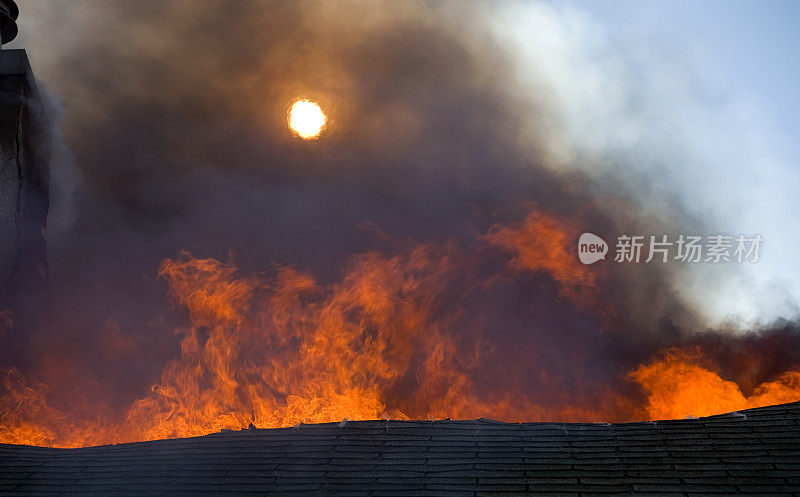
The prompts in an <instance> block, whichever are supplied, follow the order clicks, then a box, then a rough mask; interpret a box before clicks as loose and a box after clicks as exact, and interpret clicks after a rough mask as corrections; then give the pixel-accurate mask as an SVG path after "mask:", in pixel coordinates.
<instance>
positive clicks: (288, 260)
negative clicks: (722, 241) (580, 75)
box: [0, 0, 800, 445]
mask: <svg viewBox="0 0 800 497" xmlns="http://www.w3.org/2000/svg"><path fill="white" fill-rule="evenodd" d="M489 8H490V6H489V5H486V4H480V3H479V4H472V3H469V2H453V3H440V2H426V3H423V2H378V3H376V2H360V1H341V2H316V1H305V2H283V1H260V0H241V1H237V2H228V1H221V0H220V1H217V0H209V1H202V2H201V1H171V2H162V1H141V2H133V3H131V2H107V1H101V0H96V1H78V2H76V1H71V2H47V3H46V4H45V2H39V3H37V2H30V4H26V5H25V9H26V12H24V13H23V16H22V19H23V24H22V27H23V34H24V35H25V36H23V37H22V38H21V40H20V41H19V43H18V45H20V46H25V47H26V48H27V49H28V50H29V53H30V56H31V58H32V60H33V63H34V70H35V72H36V73H37V75H38V77H39V79H40V80H42V81H43V82H44V83H45V85H46V88H47V89H48V91H49V92H50V93H52V94H53V95H54V96H55V99H56V100H57V101H58V102H59V103H60V105H61V106H62V107H63V109H64V114H63V118H61V119H58V120H56V122H57V123H58V125H59V126H60V131H61V132H62V133H63V144H65V148H63V149H57V151H58V150H60V151H61V152H60V153H57V154H56V158H57V160H56V161H55V163H54V164H53V166H52V167H53V178H54V182H56V183H59V181H60V182H61V184H60V187H59V185H55V191H57V192H60V193H59V194H58V197H57V198H55V199H54V207H53V211H54V212H53V214H52V216H51V226H50V232H49V235H48V244H49V247H48V249H49V256H50V268H51V275H50V277H51V282H52V303H51V307H50V308H49V309H43V310H42V313H41V316H40V317H39V319H38V321H37V323H35V325H33V326H32V327H30V328H29V329H26V330H25V332H24V335H23V333H22V331H21V328H20V327H16V328H15V326H14V325H11V324H7V325H6V326H5V327H4V328H3V331H2V333H3V336H2V339H3V343H4V344H6V345H7V346H6V347H4V348H3V351H2V352H0V367H2V368H4V369H5V370H6V371H8V372H7V373H6V377H5V378H6V379H5V390H4V400H3V402H2V403H0V408H2V409H3V411H2V413H3V414H0V421H2V422H0V440H7V441H9V440H10V441H18V442H28V443H43V444H61V445H70V444H77V445H81V444H85V443H96V442H101V441H109V440H117V439H119V440H130V439H142V438H152V437H159V436H177V435H186V434H197V433H203V432H206V431H209V430H213V429H219V428H224V427H229V428H238V427H241V426H247V424H248V423H249V422H255V423H256V425H261V426H278V425H282V424H287V423H294V422H300V421H305V422H308V421H325V420H330V419H336V418H337V417H338V419H341V417H351V418H352V417H377V416H379V415H384V414H385V415H389V416H398V417H402V416H409V417H427V416H438V417H444V416H452V417H478V416H485V417H495V418H503V419H509V420H525V419H527V420H538V419H569V420H574V419H591V418H593V417H594V418H596V419H601V420H618V419H640V418H643V417H648V416H660V415H677V416H685V415H687V414H696V413H700V414H702V413H704V412H698V411H697V409H696V408H695V407H693V406H689V407H687V408H686V409H687V411H686V412H678V411H676V412H667V411H663V410H658V409H657V408H656V407H653V403H654V402H656V401H657V400H658V399H656V397H657V396H654V395H653V394H652V393H653V392H654V391H656V390H658V389H659V388H662V387H663V389H665V390H669V391H672V392H673V394H674V395H678V394H677V393H675V392H676V391H677V392H679V391H680V390H681V388H682V387H681V386H680V385H678V386H677V387H676V388H672V386H671V384H669V385H666V386H665V385H661V384H660V383H659V381H661V379H664V381H666V382H667V383H668V382H669V381H673V380H672V379H671V378H673V377H675V378H680V377H681V374H684V376H685V374H686V373H687V371H688V372H689V373H692V372H698V371H699V372H700V374H708V375H711V377H714V378H716V380H719V382H722V383H721V384H722V385H723V387H724V388H722V390H723V391H725V392H730V391H731V388H732V389H733V390H735V391H736V392H735V393H736V395H738V396H739V397H736V398H735V399H734V400H733V401H731V402H732V403H731V402H729V403H728V404H725V407H730V406H733V408H740V407H746V406H747V405H750V404H748V402H750V403H752V402H755V400H753V399H755V398H756V397H758V396H759V395H767V394H770V393H774V392H775V391H779V394H775V395H772V396H769V398H768V399H769V400H770V401H774V400H775V399H779V400H780V399H784V398H786V399H790V400H794V399H792V395H795V393H796V392H797V390H796V388H797V386H798V384H797V380H796V378H794V377H793V376H791V375H789V376H787V374H789V373H791V371H793V370H794V369H795V368H796V367H797V366H800V348H797V347H796V344H797V342H798V334H797V329H796V327H795V326H794V325H793V324H791V323H782V324H780V323H779V324H776V325H771V326H770V327H765V329H760V330H751V333H749V334H744V335H743V334H741V332H740V331H737V332H736V333H734V332H733V331H732V330H728V329H716V330H714V329H709V326H710V325H709V324H708V323H706V322H705V321H704V319H703V317H702V312H699V311H698V309H697V308H696V304H695V303H694V302H692V301H691V300H690V298H689V297H688V294H687V293H686V292H684V291H682V289H681V285H682V284H683V283H684V282H685V281H686V278H687V277H688V276H687V274H688V271H689V269H688V268H687V266H684V265H681V264H678V263H670V264H629V265H624V264H611V263H610V261H606V264H603V263H599V264H596V265H593V266H582V265H581V264H580V263H579V262H578V261H577V257H576V253H575V250H576V242H577V237H578V235H579V234H580V233H581V232H583V231H591V232H593V233H596V234H599V235H600V236H603V237H605V238H606V240H609V241H611V240H613V239H614V238H615V237H616V236H617V235H618V234H622V233H641V234H645V235H650V234H657V235H661V234H670V235H674V234H677V233H707V232H708V231H709V229H712V228H709V226H707V225H706V224H705V222H704V220H702V219H699V218H698V217H697V216H695V215H687V214H685V213H686V212H691V211H692V209H691V208H690V207H689V206H687V205H685V204H684V201H685V199H683V198H681V197H680V196H679V195H678V194H677V193H676V192H674V191H672V190H671V189H670V188H669V186H668V185H666V186H665V184H664V179H668V177H666V176H665V177H658V176H655V174H657V173H658V170H657V169H647V168H638V167H634V164H633V162H635V157H630V156H626V155H625V154H622V153H613V154H612V153H609V154H605V155H604V156H602V157H598V156H597V155H593V156H592V160H596V161H598V163H597V170H600V171H603V174H590V173H588V172H587V170H588V169H590V168H589V167H587V164H580V165H579V166H580V167H578V165H576V164H572V163H571V161H581V160H584V159H586V157H585V156H584V157H582V156H581V155H580V154H572V155H570V154H558V153H557V151H558V150H563V149H564V147H565V144H564V143H563V140H564V139H565V138H564V137H565V135H564V134H563V133H561V132H560V131H559V130H561V129H562V124H563V123H560V122H559V117H560V116H559V108H558V107H557V106H555V105H551V101H552V100H554V99H556V95H555V94H550V93H548V92H550V91H553V90H552V88H549V87H548V86H547V85H545V84H542V85H541V86H540V87H538V88H535V90H532V87H531V86H530V85H529V84H525V83H523V81H525V80H526V78H528V77H530V74H522V73H521V68H520V66H519V64H518V59H517V55H516V54H514V53H512V52H511V51H509V50H508V45H507V44H506V43H505V42H504V41H503V40H502V39H501V38H500V37H498V36H497V30H496V26H495V25H494V24H493V23H492V22H490V20H489V19H491V15H489V14H490V13H489V12H487V9H489ZM26 20H27V21H26ZM25 22H28V24H27V25H26V24H24V23H25ZM298 98H308V99H312V100H314V101H317V102H319V103H320V105H321V106H322V107H323V108H324V109H325V112H326V114H327V115H328V117H329V123H328V127H327V129H326V131H325V133H324V134H323V136H322V137H321V138H320V139H319V140H314V141H302V140H299V139H298V138H297V137H294V136H292V135H291V134H290V133H289V132H288V131H287V129H286V112H287V109H288V107H289V105H290V104H291V103H292V102H293V101H294V100H296V99H298ZM597 98H601V99H602V98H603V95H598V96H597ZM556 157H557V158H556ZM68 180H69V181H68ZM612 257H613V254H612ZM734 269H735V268H732V267H730V266H725V267H724V268H722V269H720V270H718V271H717V273H715V274H714V275H712V276H711V277H714V278H719V279H720V281H727V279H726V278H727V276H726V273H727V272H728V271H732V270H734ZM337 340H339V341H341V343H339V342H337ZM788 344H792V345H794V348H791V347H788V346H787V345H788ZM739 345H742V347H743V348H742V351H740V350H739V348H738V347H739ZM776 351H780V353H779V354H777V353H773V352H776ZM793 351H794V352H793ZM348 365H349V366H350V367H351V369H347V368H345V369H342V367H343V366H348ZM648 368H649V369H648ZM658 368H662V369H658ZM670 368H672V369H670ZM692 368H694V369H692ZM654 371H655V372H654ZM668 373H669V374H672V376H669V374H668ZM716 374H719V375H721V377H722V378H725V379H727V380H732V381H735V382H736V383H737V384H738V386H737V385H734V384H731V383H729V382H724V381H723V380H722V379H720V377H719V376H716ZM782 375H783V376H782ZM716 380H715V381H716ZM674 381H678V380H674ZM765 382H773V383H765ZM739 387H740V388H741V392H739V389H738V388H739ZM765 392H766V393H765ZM184 395H185V397H184ZM698 395H699V397H700V398H701V399H702V395H700V394H698ZM210 397H213V398H214V400H213V401H210V400H209V398H210ZM764 398H767V397H764ZM220 399H223V400H220ZM343 399H344V400H343ZM654 399H655V400H654ZM694 400H695V401H696V400H697V399H696V398H695V399H694ZM209 406H211V407H209ZM298 406H299V407H298ZM351 413H352V414H351ZM99 419H105V420H108V419H112V420H118V421H114V422H118V423H119V425H120V426H122V425H123V424H125V423H127V425H126V426H133V427H134V428H130V429H123V428H119V429H116V430H111V432H101V431H97V430H95V431H94V433H95V434H94V435H93V436H90V435H87V433H89V432H92V426H93V425H92V423H93V422H95V423H96V422H97V420H99ZM154 419H156V421H153V420H154ZM53 420H56V421H53ZM106 423H108V421H106ZM112 423H113V422H112ZM26 430H27V431H26ZM109 433H114V435H110V434H109ZM93 437H94V438H93ZM115 437H117V438H115Z"/></svg>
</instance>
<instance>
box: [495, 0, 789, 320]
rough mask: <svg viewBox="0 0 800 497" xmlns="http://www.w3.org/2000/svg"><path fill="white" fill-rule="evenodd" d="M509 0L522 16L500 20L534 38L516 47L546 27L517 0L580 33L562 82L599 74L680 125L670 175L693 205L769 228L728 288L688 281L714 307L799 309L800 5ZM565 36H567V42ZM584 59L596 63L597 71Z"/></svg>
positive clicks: (738, 225)
mask: <svg viewBox="0 0 800 497" xmlns="http://www.w3.org/2000/svg"><path fill="white" fill-rule="evenodd" d="M512 6H513V7H512V10H513V11H514V13H513V14H512V15H511V16H510V18H511V19H513V18H517V19H518V20H517V21H514V20H508V19H509V18H506V22H507V23H508V24H506V22H504V23H502V26H503V29H505V28H506V27H509V26H510V27H511V28H512V29H514V30H517V31H519V32H522V33H524V34H523V37H525V36H531V37H533V38H534V41H533V42H532V43H527V44H526V45H527V47H528V49H522V50H521V51H520V53H521V58H523V59H525V58H534V57H535V58H538V59H542V58H543V57H542V52H541V51H537V49H530V47H531V46H533V45H540V44H541V43H542V42H543V40H544V42H545V44H546V43H547V41H548V38H547V37H541V36H540V37H538V38H536V35H533V34H531V24H532V23H531V22H529V19H526V18H525V16H519V17H518V16H517V13H518V11H519V10H521V9H523V8H524V7H525V6H527V7H530V8H532V10H535V11H536V13H535V14H532V17H536V18H541V17H542V15H541V14H542V11H545V12H548V11H549V12H550V14H551V15H552V16H553V17H554V19H557V20H556V21H554V22H553V26H557V28H555V29H556V30H561V33H562V35H563V34H565V33H566V36H564V38H566V39H569V38H570V37H572V38H574V46H573V47H572V48H571V49H570V50H571V52H569V55H570V56H573V57H574V56H575V54H576V53H577V54H578V58H581V57H583V59H582V62H581V63H576V64H575V65H576V67H579V68H580V69H579V70H572V71H567V73H568V74H569V77H568V78H564V77H562V80H561V81H560V82H558V81H557V82H556V83H555V84H556V85H558V84H563V85H572V84H574V83H573V82H572V81H571V80H574V79H590V78H595V79H599V80H601V81H604V82H603V83H601V86H600V88H602V93H604V94H608V90H609V88H615V87H618V88H622V90H621V91H622V92H623V93H626V94H631V93H634V92H636V91H641V92H642V94H643V100H644V101H646V102H648V104H647V105H646V106H649V107H650V108H649V110H648V111H646V112H647V113H649V118H646V121H649V122H651V123H652V122H656V121H658V122H664V123H667V125H666V126H665V127H664V130H665V131H666V132H668V133H670V132H675V133H676V136H679V134H680V133H683V139H682V141H681V143H679V144H678V145H677V146H676V145H675V144H673V145H668V146H667V148H669V149H671V150H674V149H676V148H682V149H683V152H685V153H686V156H684V157H677V156H673V157H669V158H667V159H666V162H669V163H670V164H668V165H667V166H666V167H667V169H670V170H672V172H673V173H674V174H676V175H677V176H678V178H676V180H675V181H673V182H672V183H673V186H674V185H679V186H678V192H679V195H681V196H682V198H683V200H684V201H685V202H686V204H687V205H691V206H694V208H695V209H696V210H697V212H695V214H696V215H697V216H699V217H704V218H706V219H714V220H716V224H714V223H713V222H712V223H711V224H710V226H709V229H711V230H713V229H715V228H716V229H718V230H719V231H720V232H722V231H728V232H731V233H736V234H738V233H747V234H754V233H758V234H761V235H762V236H763V237H764V238H765V244H764V252H763V258H762V259H761V261H760V262H759V263H758V264H757V265H753V266H752V267H748V268H743V271H742V273H741V278H740V279H739V280H738V283H736V284H730V285H726V286H725V287H724V288H723V289H720V288H719V287H717V286H716V284H714V285H711V286H706V285H703V283H702V281H703V277H702V275H701V276H699V277H697V278H695V280H694V283H692V285H697V292H696V293H698V294H699V297H698V298H700V299H704V300H706V306H705V307H706V309H708V311H709V313H710V314H711V316H710V317H712V318H715V319H716V320H720V321H724V320H725V319H727V318H733V319H739V318H743V319H745V320H751V321H759V320H761V321H763V320H769V319H772V318H775V317H789V316H793V315H795V314H796V310H797V308H796V304H795V303H794V300H796V297H797V295H798V294H799V292H800V287H798V284H797V283H798V280H800V261H798V258H797V256H796V254H797V249H796V247H797V246H798V244H800V217H798V216H797V213H798V212H800V196H798V195H797V191H798V189H800V142H798V140H797V139H796V137H797V136H798V133H800V93H799V92H798V90H797V89H798V88H800V53H799V52H798V51H797V47H798V41H800V31H798V29H797V28H798V23H800V4H798V3H797V2H791V1H771V2H752V1H750V2H748V1H716V0H711V1H704V2H691V1H682V0H679V1H670V2H666V1H655V0H645V1H628V0H623V1H606V0H569V1H561V0H555V1H552V2H547V3H545V4H540V3H527V4H526V3H524V2H519V3H516V4H514V3H512ZM545 17H546V16H545ZM514 24H516V26H514ZM539 26H540V27H541V25H539ZM551 38H552V37H551ZM558 44H559V42H557V43H555V44H554V46H556V45H558ZM567 45H569V42H560V46H561V47H562V49H563V46H567ZM526 50H530V52H531V53H526ZM581 51H583V53H582V54H581V53H580V52H581ZM598 54H599V55H600V57H597V55H598ZM556 58H559V57H556ZM598 60H599V61H598ZM609 61H610V62H609ZM587 66H594V69H593V70H594V73H593V74H590V73H588V72H586V69H585V68H586V67H587ZM620 67H622V69H620ZM549 72H551V73H552V72H553V71H549ZM631 73H633V74H634V76H631ZM565 74H566V73H565ZM587 74H588V76H587ZM597 74H600V77H599V78H598V77H597ZM587 93H591V92H587V91H586V87H584V88H582V89H580V88H579V89H578V90H577V91H574V92H572V93H571V96H570V97H569V98H573V99H576V100H577V99H581V98H583V95H584V94H587ZM598 100H599V99H587V100H586V105H583V104H577V105H575V106H574V109H573V113H574V114H575V115H576V121H581V122H585V121H586V120H587V118H586V115H587V114H588V115H591V114H592V113H593V111H594V110H592V109H593V107H595V106H597V105H598V104H597V102H598ZM570 105H571V104H567V106H568V107H569V106H570ZM626 112H628V111H627V109H624V108H621V107H620V108H616V109H614V108H611V107H609V108H608V109H606V111H605V112H604V113H603V114H602V118H599V119H598V125H597V126H596V127H595V128H594V129H591V128H585V127H584V128H579V130H578V131H577V132H576V133H573V136H572V139H573V140H577V141H580V140H581V139H585V138H586V135H594V136H597V135H599V134H603V133H607V130H606V129H605V128H607V126H608V125H609V124H610V123H613V122H614V121H615V120H616V119H618V117H619V115H620V114H623V113H626ZM633 122H634V123H635V122H641V121H638V120H636V119H634V121H633ZM649 143H650V144H652V143H653V141H652V140H650V141H649ZM668 155H669V154H665V155H662V157H667V156H668ZM704 270H705V268H701V269H700V271H701V272H702V271H704ZM765 296H766V297H765ZM734 309H736V312H734V313H732V311H733V310H734ZM732 314H737V315H736V316H733V315H732Z"/></svg>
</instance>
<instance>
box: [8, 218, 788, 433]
mask: <svg viewBox="0 0 800 497" xmlns="http://www.w3.org/2000/svg"><path fill="white" fill-rule="evenodd" d="M577 234H578V230H577V227H576V226H574V224H573V223H571V222H568V221H567V220H565V219H562V218H558V217H555V216H550V215H546V214H544V213H541V212H538V211H532V212H531V213H530V214H529V215H528V216H527V217H526V218H525V220H524V221H523V222H522V223H519V224H517V225H508V226H500V225H497V226H494V227H492V228H491V229H490V230H489V232H488V234H486V235H485V236H484V237H482V238H480V240H481V242H480V243H476V244H473V245H471V246H469V247H468V248H464V247H463V246H460V245H459V244H457V243H456V242H450V243H444V244H418V245H414V246H412V247H411V248H409V249H408V250H403V251H400V252H399V253H398V254H396V255H391V256H388V255H385V254H382V253H379V252H367V253H363V254H359V255H356V256H353V257H351V258H350V259H349V260H348V261H347V262H346V264H345V266H344V276H343V277H342V278H341V280H339V281H337V282H334V283H332V284H327V285H326V284H321V283H320V282H318V281H317V280H316V279H315V278H314V277H313V276H312V275H310V274H307V273H304V272H301V271H297V270H295V269H293V268H290V267H282V268H279V269H278V270H277V272H276V274H275V275H274V276H273V277H268V276H266V275H264V274H254V275H244V274H242V273H241V272H240V271H239V269H238V268H237V267H236V266H235V265H234V264H233V263H232V262H221V261H218V260H215V259H211V258H207V259H199V258H193V257H191V255H190V254H188V253H183V254H181V256H180V257H179V258H177V259H167V260H164V261H163V262H162V264H161V267H160V269H159V274H160V276H161V277H162V278H163V279H164V280H165V281H166V282H167V283H168V286H169V295H170V297H171V298H172V299H174V301H175V302H177V304H178V305H179V306H180V308H181V309H183V310H185V312H186V313H187V315H188V319H189V323H190V324H189V325H188V326H187V327H185V328H183V329H179V330H176V332H177V333H179V335H180V337H181V343H180V355H179V356H178V357H176V358H174V359H173V360H172V361H170V362H169V363H168V364H167V365H166V367H165V368H164V369H163V371H162V373H161V378H160V380H159V381H158V382H157V383H156V384H155V385H153V386H152V388H151V390H150V391H149V393H147V394H145V395H143V396H141V397H140V398H139V399H138V400H136V401H135V402H133V404H132V405H130V406H129V407H128V408H127V409H126V410H125V412H124V413H121V414H114V413H110V412H109V410H108V409H105V408H103V407H102V406H100V405H97V404H99V403H98V402H97V400H96V399H95V400H94V401H92V399H86V403H87V407H86V408H83V409H76V408H71V409H70V408H64V407H59V408H56V407H54V406H53V403H52V402H51V400H52V395H51V394H52V392H50V390H49V388H48V387H47V385H44V384H41V383H36V382H29V381H26V380H25V379H24V378H22V376H21V375H20V374H19V373H18V372H17V371H16V370H11V371H7V372H5V374H4V376H3V381H2V384H0V388H2V396H0V442H4V443H25V444H34V445H50V446H62V447H76V446H85V445H92V444H100V443H109V442H114V443H116V442H124V441H138V440H151V439H160V438H170V437H184V436H194V435H202V434H206V433H210V432H215V431H219V430H221V429H239V428H245V427H247V426H248V425H249V424H250V423H252V424H254V425H256V426H258V427H262V428H267V427H282V426H292V425H295V424H298V423H312V422H331V421H340V420H342V419H345V418H346V419H353V420H358V419H375V418H382V417H383V418H394V419H407V418H417V419H419V418H444V417H452V418H475V417H491V418H495V419H500V420H508V421H519V420H523V421H537V420H564V421H586V420H631V419H641V418H643V417H645V416H647V417H650V418H673V417H685V416H687V415H696V416H699V415H705V414H713V413H718V412H724V411H729V410H737V409H742V408H745V407H752V406H756V405H763V404H767V403H773V402H781V401H790V400H796V399H798V398H800V373H796V372H788V373H786V374H785V375H784V376H782V377H780V378H778V379H776V380H775V381H773V382H768V383H764V384H762V385H761V386H759V387H758V388H757V389H756V391H755V392H754V393H753V394H751V395H750V396H744V395H743V394H742V393H741V391H740V389H739V387H738V385H736V384H735V383H733V382H730V381H725V380H723V379H722V378H720V377H719V376H718V375H717V374H716V373H714V372H712V371H711V370H710V369H707V368H705V367H703V366H700V365H699V364H698V359H697V358H695V357H694V356H690V355H686V354H681V353H679V352H671V353H669V354H667V355H666V356H665V357H664V358H662V359H661V360H660V361H657V362H653V363H652V364H648V365H643V366H641V367H639V368H638V369H637V370H636V371H634V372H633V373H631V378H632V379H633V380H634V381H635V382H637V383H638V384H640V385H641V386H642V388H643V389H644V390H645V392H646V393H647V398H648V403H647V405H646V406H640V405H638V404H637V403H636V402H635V401H634V400H633V399H631V398H630V396H626V395H622V394H621V393H617V392H614V391H612V390H609V391H608V392H601V394H602V395H601V397H602V400H600V401H598V400H590V399H589V398H588V397H587V398H583V393H582V392H576V391H574V389H570V388H565V387H563V386H562V385H561V384H560V382H561V381H563V380H562V379H561V378H560V376H559V373H558V372H553V371H548V370H545V369H539V370H536V369H534V370H533V371H532V372H531V374H534V375H537V377H538V378H539V379H540V380H541V383H542V384H546V385H549V387H548V388H547V390H548V391H546V392H544V391H528V390H526V388H525V387H524V383H522V384H513V382H512V383H509V384H508V385H499V384H494V383H493V384H491V385H489V386H488V387H487V385H486V381H485V378H487V377H488V376H489V374H490V372H491V370H492V367H493V364H494V365H495V366H496V365H497V364H496V362H497V361H498V360H500V361H501V362H502V358H501V359H498V356H497V355H496V351H495V348H496V346H497V343H496V342H495V341H494V339H493V335H492V330H487V333H485V334H484V333H483V329H482V326H483V325H482V323H481V321H480V320H474V319H473V316H472V315H469V314H468V309H467V305H466V304H464V302H466V301H470V300H472V301H474V300H475V299H480V298H483V297H482V296H483V293H481V292H484V291H487V289H491V286H492V285H493V284H494V283H495V282H497V281H500V280H503V279H505V280H509V279H513V278H519V277H521V276H522V275H524V274H528V273H537V274H541V275H545V276H546V277H547V278H549V279H550V280H551V281H552V282H553V283H554V284H555V285H556V286H557V287H558V288H559V291H560V294H561V296H562V297H563V298H564V300H565V302H567V303H569V304H570V305H573V306H577V307H578V308H579V309H584V310H585V309H589V310H591V308H593V307H595V306H594V304H598V303H599V293H600V279H601V278H602V276H603V275H602V273H601V272H594V271H589V270H587V269H586V268H585V267H584V266H582V265H581V264H580V263H579V262H578V261H577V257H576V256H575V253H574V249H575V247H574V243H575V240H576V239H577ZM492 250H494V251H495V252H498V251H499V252H500V255H501V257H502V258H503V259H504V261H505V266H504V267H494V266H492V267H491V268H481V269H480V271H482V272H485V273H487V274H480V275H479V274H476V273H477V272H478V269H476V267H477V266H479V265H480V264H479V261H480V260H482V259H483V258H484V256H485V255H486V252H487V251H492ZM495 255H497V254H495ZM509 255H510V257H509ZM453 303H456V304H458V305H453ZM581 312H583V311H581ZM111 329H112V331H114V330H116V331H115V333H117V334H118V333H119V331H118V329H117V328H115V327H113V326H111ZM532 329H534V332H535V323H532ZM532 343H535V341H534V342H532ZM123 345H124V344H123ZM124 350H131V351H134V350H136V348H135V347H129V346H128V345H125V347H124ZM502 376H503V375H502V374H495V376H493V377H491V378H496V377H502ZM520 385H521V386H520ZM592 398H594V397H592ZM81 400H83V399H81ZM92 402H95V403H92Z"/></svg>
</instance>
